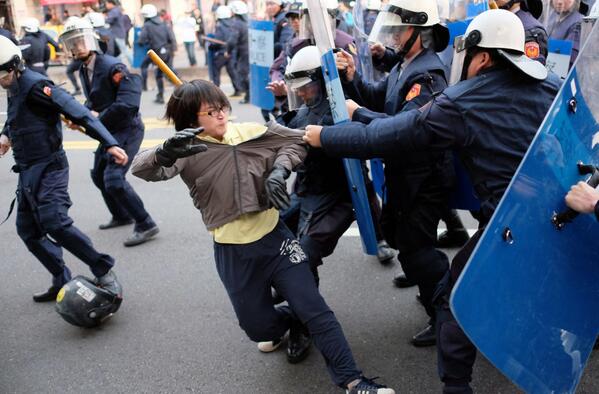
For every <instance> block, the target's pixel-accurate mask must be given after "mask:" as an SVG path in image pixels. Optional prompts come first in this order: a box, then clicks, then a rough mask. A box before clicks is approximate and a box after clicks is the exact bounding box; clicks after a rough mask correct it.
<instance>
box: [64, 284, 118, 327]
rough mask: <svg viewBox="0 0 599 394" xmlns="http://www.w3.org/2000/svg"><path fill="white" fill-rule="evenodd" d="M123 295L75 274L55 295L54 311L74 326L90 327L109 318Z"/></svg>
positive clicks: (116, 309)
mask: <svg viewBox="0 0 599 394" xmlns="http://www.w3.org/2000/svg"><path fill="white" fill-rule="evenodd" d="M122 301H123V297H122V295H121V294H114V293H112V292H110V291H108V290H106V289H103V288H101V287H98V286H97V285H96V284H95V283H94V281H93V280H91V279H89V278H86V277H85V276H77V277H75V278H73V279H72V280H71V281H70V282H68V283H67V284H65V285H64V286H63V287H62V289H60V292H59V293H58V295H57V297H56V312H58V314H59V315H60V316H62V318H63V319H64V320H66V321H67V322H69V323H71V324H72V325H74V326H78V327H85V328H92V327H96V326H99V325H100V324H102V323H103V322H104V321H106V319H108V318H110V317H111V316H112V315H113V314H114V313H115V312H116V311H118V309H119V307H120V306H121V302H122Z"/></svg>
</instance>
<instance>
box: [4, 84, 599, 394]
mask: <svg viewBox="0 0 599 394" xmlns="http://www.w3.org/2000/svg"><path fill="white" fill-rule="evenodd" d="M225 91H227V92H230V88H229V87H225ZM153 95H154V94H153V92H148V93H146V94H144V98H143V116H144V119H145V121H146V124H147V125H148V130H147V133H146V140H148V144H150V145H151V144H155V143H157V141H159V140H162V139H164V138H166V137H167V136H168V135H169V134H170V133H172V130H171V129H169V128H167V127H166V126H165V125H164V122H162V121H160V120H159V118H160V117H161V116H162V114H163V112H164V107H163V106H158V105H155V104H153V103H152V102H151V100H152V98H153ZM236 101H237V100H233V107H234V115H235V116H237V119H238V120H240V121H250V120H254V121H260V120H261V118H260V115H259V112H258V111H257V110H256V109H255V108H253V107H251V106H247V105H245V106H240V105H238V104H236ZM3 111H6V103H5V101H4V99H3V98H2V101H0V112H3ZM2 117H3V116H2V115H1V114H0V118H2ZM2 121H3V119H2ZM65 141H66V143H65V146H66V147H67V153H68V157H69V160H70V164H71V173H70V177H71V178H70V193H71V198H72V200H73V207H72V208H71V210H70V214H71V216H72V217H73V219H74V220H75V224H76V225H77V226H78V227H79V228H80V229H81V230H83V231H84V232H85V233H86V234H88V235H89V236H90V237H91V239H92V240H93V242H94V244H95V245H96V247H97V248H98V249H99V250H100V251H104V252H108V253H110V254H112V255H113V256H114V257H115V258H116V260H117V266H116V268H115V271H116V272H117V273H118V276H119V278H120V279H121V281H122V283H123V285H124V291H125V299H124V302H123V305H122V307H121V309H120V311H119V312H118V313H117V314H116V315H115V316H114V317H113V318H112V319H111V320H109V321H108V322H107V324H105V325H104V326H102V327H100V328H98V329H93V330H86V329H80V328H77V327H74V326H71V325H69V324H67V323H66V322H64V321H63V320H62V319H61V318H60V317H59V316H58V315H57V314H56V313H55V311H54V307H53V304H52V303H49V304H36V303H33V302H32V300H31V294H32V293H33V292H35V291H39V290H42V289H45V288H46V287H47V286H48V285H49V283H50V277H49V275H48V273H47V272H46V271H45V269H44V268H43V267H42V266H41V264H40V263H39V262H37V261H36V260H35V259H34V258H33V256H32V255H31V254H30V253H28V251H27V250H26V248H25V246H24V244H23V243H22V242H21V240H20V239H19V238H18V237H17V235H16V232H15V228H14V218H15V215H14V214H13V216H12V218H11V219H10V220H9V221H8V222H7V223H5V224H4V225H2V226H0V240H1V241H0V253H1V256H2V257H1V264H0V269H1V274H0V289H1V290H0V296H1V303H0V393H81V392H86V393H183V392H197V393H338V392H341V391H340V390H339V389H337V388H336V387H334V386H333V385H332V383H331V382H330V380H329V377H328V375H327V372H326V369H325V365H324V362H323V360H322V358H321V357H320V355H319V354H318V353H317V352H316V350H315V349H313V350H312V354H311V355H310V356H309V357H308V359H307V360H305V361H304V362H303V363H301V364H299V365H290V364H288V363H287V361H286V359H285V354H284V352H283V351H278V352H275V353H273V354H261V353H259V352H258V350H257V349H256V345H255V344H254V343H252V342H251V341H250V340H249V339H247V338H246V337H245V335H244V333H243V332H242V331H241V329H240V328H239V327H238V324H237V322H236V319H235V316H234V314H233V310H232V308H231V305H230V303H229V301H228V298H227V296H226V294H225V291H224V289H223V286H222V285H221V283H220V280H219V279H218V275H217V273H216V269H215V267H214V262H213V256H212V244H211V239H210V236H209V234H208V232H207V231H206V230H205V228H204V226H203V224H202V222H201V217H200V214H199V212H198V211H196V210H195V209H194V208H193V206H192V203H191V199H190V198H189V195H188V191H187V189H186V188H185V186H184V185H183V183H182V182H181V181H180V180H178V179H174V180H172V181H170V182H163V183H158V184H150V183H145V182H143V181H141V180H139V179H137V178H134V177H129V180H130V182H131V183H132V185H133V186H134V188H135V189H136V190H137V192H138V193H139V194H140V195H141V196H142V199H143V200H144V203H145V204H146V207H147V209H148V211H149V212H150V213H151V215H152V216H153V217H154V219H155V220H156V222H157V223H158V225H159V226H160V229H161V232H160V234H159V235H158V237H157V238H156V239H155V240H153V241H152V242H149V243H147V244H145V245H142V246H138V247H135V248H125V247H123V246H122V241H123V240H124V239H125V238H126V237H127V236H128V234H129V232H130V231H131V228H120V229H114V230H108V231H100V230H98V224H100V223H103V222H105V221H107V220H108V219H109V215H108V211H107V210H106V208H105V207H104V204H103V201H102V199H101V196H100V193H99V192H98V191H97V189H96V188H95V187H94V186H93V184H92V183H91V180H90V177H89V169H90V168H91V165H92V153H93V151H92V146H93V145H94V144H92V143H88V142H85V141H87V138H86V137H85V136H82V135H78V134H75V133H74V132H71V131H65ZM11 165H12V159H11V158H10V157H5V158H3V159H2V160H0V184H1V185H2V187H1V189H0V190H1V192H0V207H2V208H1V209H0V215H2V216H4V213H5V212H7V210H8V206H9V203H10V201H11V200H12V198H13V196H14V193H13V191H14V190H15V186H16V182H17V177H16V175H15V174H13V173H11V172H9V170H10V167H11ZM465 220H466V223H467V224H468V226H469V227H471V228H473V227H474V226H475V224H474V221H473V220H472V219H471V218H469V217H467V216H465ZM454 253H455V251H448V254H449V255H450V257H452V256H453V254H454ZM65 258H66V261H67V263H68V265H69V266H70V267H71V269H72V270H73V273H74V274H84V275H90V273H89V270H88V269H87V267H86V266H85V265H84V264H82V263H80V262H79V261H78V260H77V259H75V258H74V257H73V256H71V255H70V254H68V253H65ZM397 270H398V264H397V263H395V264H393V265H391V266H382V265H380V264H379V262H378V261H377V260H376V258H373V257H369V256H365V255H364V254H363V253H362V250H361V246H360V241H359V239H358V238H357V237H355V236H346V237H343V238H342V239H341V241H340V243H339V246H338V247H337V250H336V251H335V253H334V254H333V255H332V256H331V257H329V258H327V259H326V262H325V265H324V266H323V267H322V269H321V290H322V293H323V295H324V297H325V299H326V300H327V302H328V303H329V305H330V306H331V308H332V309H333V310H334V311H335V313H336V316H337V318H338V319H339V321H340V322H341V324H342V326H343V328H344V330H345V334H346V336H347V338H348V340H349V342H350V344H351V346H352V349H353V352H354V355H355V357H356V359H357V362H358V364H359V365H360V367H361V368H362V369H363V370H364V373H365V374H366V375H367V376H381V378H380V381H382V382H384V383H386V384H388V385H389V386H391V387H393V388H395V389H396V391H397V392H401V393H438V392H440V389H441V384H440V383H439V381H438V378H437V372H436V352H435V348H425V349H416V348H414V347H412V346H411V345H410V344H409V338H410V337H411V336H412V335H413V334H415V333H416V332H417V331H419V330H420V329H421V328H423V327H424V326H425V324H426V321H427V318H426V315H425V313H424V311H423V310H422V308H421V307H419V305H418V303H417V302H416V300H415V295H416V289H415V288H411V289H405V290H399V289H396V288H394V287H393V285H392V283H391V279H392V277H393V276H394V274H395V273H396V271H397ZM596 312H597V311H595V312H593V311H589V313H596ZM598 372H599V357H597V354H594V355H593V356H592V357H591V360H590V362H589V365H588V367H587V370H586V372H585V375H584V377H583V381H582V383H581V385H580V386H579V393H598V392H599V375H598ZM473 385H474V389H475V390H476V391H477V392H480V393H512V392H518V389H517V388H516V387H515V386H514V385H512V384H511V383H510V382H509V381H507V380H506V379H505V378H504V377H503V376H502V375H501V373H499V372H498V371H497V370H496V369H495V368H494V367H492V366H491V365H490V364H489V363H488V362H487V361H486V360H485V359H484V357H482V356H479V358H478V361H477V363H476V367H475V373H474V382H473Z"/></svg>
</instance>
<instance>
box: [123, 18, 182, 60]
mask: <svg viewBox="0 0 599 394" xmlns="http://www.w3.org/2000/svg"><path fill="white" fill-rule="evenodd" d="M115 36H116V35H115ZM117 37H118V36H117ZM138 42H139V44H140V45H148V46H149V47H150V48H151V49H153V50H154V52H156V53H157V54H158V55H160V57H161V58H163V59H165V58H167V57H170V55H171V53H172V52H173V51H174V50H175V49H176V48H177V40H176V39H175V35H174V34H173V31H172V30H171V29H170V28H169V27H168V26H167V25H165V24H164V22H162V20H161V19H160V17H159V16H156V17H154V18H151V19H146V21H145V22H144V25H143V27H142V29H141V33H140V34H139V39H138Z"/></svg>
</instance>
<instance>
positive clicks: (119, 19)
mask: <svg viewBox="0 0 599 394" xmlns="http://www.w3.org/2000/svg"><path fill="white" fill-rule="evenodd" d="M106 10H107V12H106V23H108V24H109V25H110V31H111V32H112V34H113V35H114V39H115V41H116V45H117V46H118V48H119V50H120V51H121V56H124V57H125V58H126V60H127V61H128V62H129V64H133V55H132V54H131V51H130V50H129V48H128V47H127V43H126V41H125V38H126V35H127V32H126V30H125V26H124V24H123V12H122V11H121V8H120V7H119V6H118V0H107V1H106Z"/></svg>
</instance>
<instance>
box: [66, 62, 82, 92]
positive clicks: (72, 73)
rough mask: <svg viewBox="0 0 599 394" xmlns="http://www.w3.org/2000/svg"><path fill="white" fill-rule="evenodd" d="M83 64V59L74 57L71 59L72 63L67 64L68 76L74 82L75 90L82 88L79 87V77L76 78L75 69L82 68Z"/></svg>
mask: <svg viewBox="0 0 599 394" xmlns="http://www.w3.org/2000/svg"><path fill="white" fill-rule="evenodd" d="M81 64H83V61H81V60H78V59H73V60H71V63H69V65H68V66H67V77H68V78H69V81H71V83H72V84H73V87H74V88H75V90H81V88H80V87H79V82H77V78H75V71H78V70H79V69H80V68H81Z"/></svg>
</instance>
